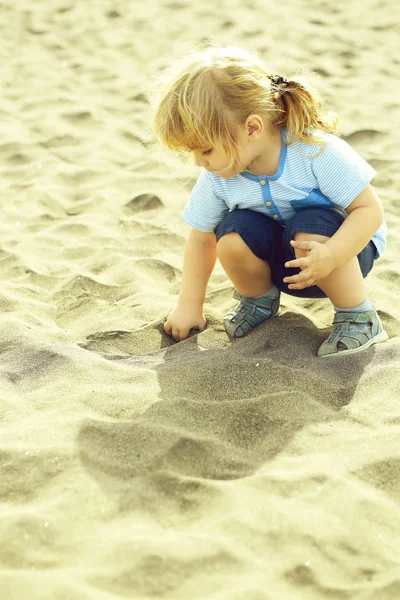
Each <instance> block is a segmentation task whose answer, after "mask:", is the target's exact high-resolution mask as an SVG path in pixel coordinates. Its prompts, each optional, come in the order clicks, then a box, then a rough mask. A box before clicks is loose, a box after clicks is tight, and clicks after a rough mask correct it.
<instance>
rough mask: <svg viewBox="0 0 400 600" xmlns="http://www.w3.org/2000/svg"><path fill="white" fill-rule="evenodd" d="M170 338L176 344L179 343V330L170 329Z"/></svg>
mask: <svg viewBox="0 0 400 600" xmlns="http://www.w3.org/2000/svg"><path fill="white" fill-rule="evenodd" d="M172 337H173V338H174V340H175V341H176V342H180V341H181V338H180V335H179V329H177V328H176V327H172Z"/></svg>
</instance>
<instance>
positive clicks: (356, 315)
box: [333, 310, 375, 325]
mask: <svg viewBox="0 0 400 600" xmlns="http://www.w3.org/2000/svg"><path fill="white" fill-rule="evenodd" d="M374 314H375V313H374V311H373V310H367V311H365V312H347V311H346V312H337V313H336V314H335V317H334V319H333V325H336V324H339V323H373V320H374Z"/></svg>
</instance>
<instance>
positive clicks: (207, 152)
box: [203, 148, 212, 156]
mask: <svg viewBox="0 0 400 600" xmlns="http://www.w3.org/2000/svg"><path fill="white" fill-rule="evenodd" d="M211 152H212V148H210V150H206V151H205V152H203V156H209V155H210V154H211Z"/></svg>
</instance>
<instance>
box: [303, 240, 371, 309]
mask: <svg viewBox="0 0 400 600" xmlns="http://www.w3.org/2000/svg"><path fill="white" fill-rule="evenodd" d="M293 237H294V239H295V240H296V241H299V242H302V241H311V240H312V241H315V242H320V243H324V242H326V241H327V240H329V237H327V236H323V235H318V234H313V233H303V232H297V233H295V234H294V236H293ZM295 254H296V258H301V257H303V256H306V255H307V252H306V251H305V250H299V249H297V248H295ZM317 285H318V287H319V288H320V289H321V290H322V291H323V292H324V293H325V294H326V295H327V296H328V298H329V300H330V301H331V302H332V304H333V305H334V306H336V307H339V308H351V307H354V306H358V305H359V304H361V303H362V302H364V300H365V299H366V297H367V289H366V286H365V282H364V279H363V275H362V273H361V269H360V263H359V262H358V259H357V257H355V258H353V260H351V261H350V262H348V263H347V264H345V265H343V266H342V267H340V268H339V269H335V270H334V271H332V273H330V274H329V275H328V277H326V278H325V279H321V280H320V281H318V283H317Z"/></svg>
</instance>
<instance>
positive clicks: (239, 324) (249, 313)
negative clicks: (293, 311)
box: [224, 290, 280, 338]
mask: <svg viewBox="0 0 400 600" xmlns="http://www.w3.org/2000/svg"><path fill="white" fill-rule="evenodd" d="M233 297H234V298H235V299H236V300H240V302H239V304H238V305H237V306H235V307H234V308H232V309H231V310H230V311H229V312H228V314H227V315H226V316H225V317H224V325H225V330H226V332H227V334H228V335H230V336H231V337H233V338H240V337H244V336H245V335H247V334H248V333H249V332H250V331H252V330H253V329H254V328H255V327H257V325H260V323H263V322H264V321H266V320H267V319H272V317H274V316H275V315H276V313H277V312H278V310H279V301H280V294H279V296H278V297H277V298H267V297H266V295H263V296H257V297H256V298H246V297H245V296H241V295H240V294H239V293H238V292H237V291H236V290H234V291H233Z"/></svg>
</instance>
